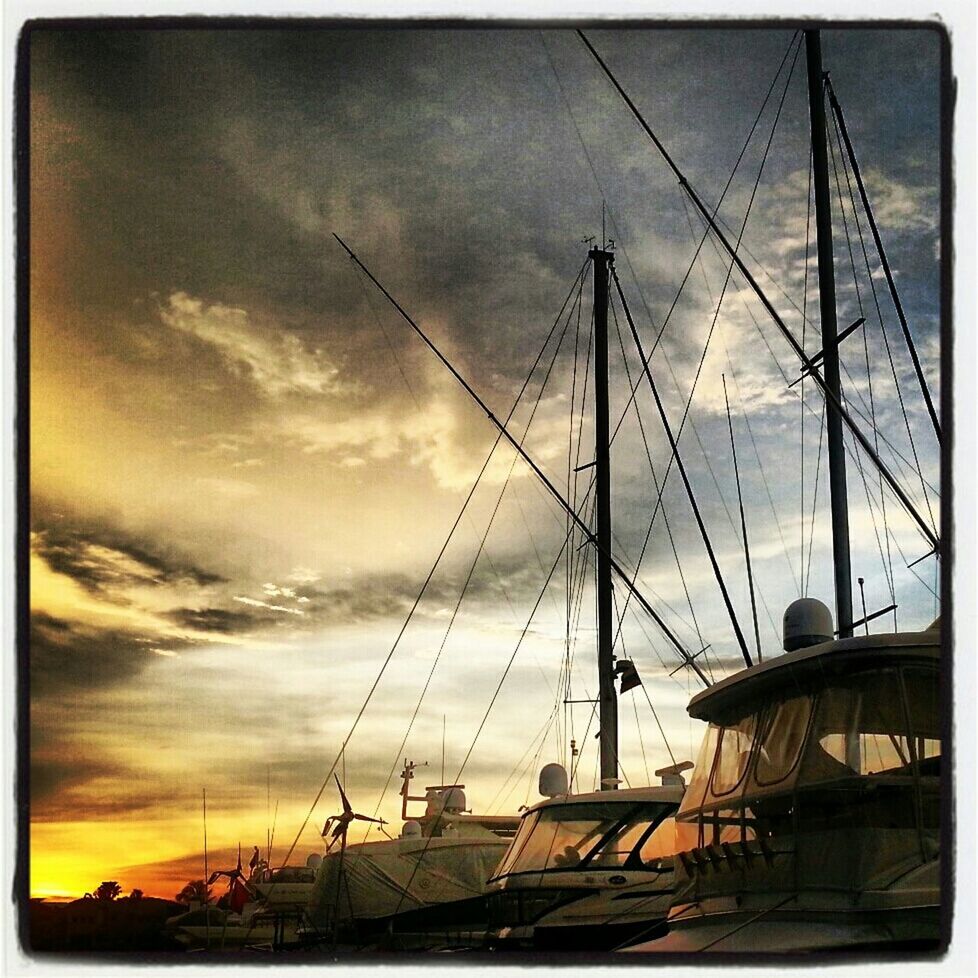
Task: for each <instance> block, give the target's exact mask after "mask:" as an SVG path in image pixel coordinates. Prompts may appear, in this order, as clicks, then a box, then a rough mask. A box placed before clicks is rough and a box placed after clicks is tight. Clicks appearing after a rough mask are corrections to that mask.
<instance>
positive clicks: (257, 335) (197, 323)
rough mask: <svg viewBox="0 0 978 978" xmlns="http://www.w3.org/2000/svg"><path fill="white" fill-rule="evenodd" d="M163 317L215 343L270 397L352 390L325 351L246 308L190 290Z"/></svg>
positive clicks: (172, 300)
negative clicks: (213, 300) (254, 316)
mask: <svg viewBox="0 0 978 978" xmlns="http://www.w3.org/2000/svg"><path fill="white" fill-rule="evenodd" d="M160 318H161V319H162V320H163V322H164V323H165V324H166V325H167V326H169V327H170V328H171V329H175V330H178V331H180V332H183V333H189V334H190V335H191V336H195V337H197V339H199V340H201V341H202V342H204V343H207V344H209V345H210V346H212V347H213V348H214V349H215V350H217V352H218V353H219V354H220V356H221V357H222V359H223V360H224V362H225V365H226V366H227V368H228V369H229V370H230V371H231V372H232V373H233V374H235V375H237V376H245V377H248V378H249V379H250V380H251V381H252V382H253V383H254V385H255V386H256V388H257V389H258V391H259V392H260V393H261V394H263V395H264V396H265V397H269V398H278V397H282V396H284V395H287V394H305V395H319V394H336V393H341V392H348V391H349V387H348V386H345V385H343V384H341V383H340V380H339V371H338V369H337V368H336V367H335V366H334V365H333V364H332V363H330V362H329V361H328V360H327V359H326V357H325V355H324V354H323V351H322V350H318V349H313V350H309V349H308V348H307V347H306V345H305V343H304V342H303V341H302V339H301V338H300V337H299V336H297V335H295V334H294V333H290V332H287V331H285V330H282V329H280V328H279V327H277V326H276V325H275V324H272V323H257V322H255V321H254V320H253V319H252V318H251V316H250V315H249V313H248V312H247V310H245V309H238V308H235V307H232V306H226V305H222V304H221V303H213V304H211V305H205V304H204V302H203V300H201V299H196V298H194V297H193V296H189V295H187V293H185V292H174V293H172V294H171V295H170V296H169V298H168V299H167V302H166V305H164V306H163V307H162V308H161V309H160Z"/></svg>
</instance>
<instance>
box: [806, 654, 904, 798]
mask: <svg viewBox="0 0 978 978" xmlns="http://www.w3.org/2000/svg"><path fill="white" fill-rule="evenodd" d="M910 762H911V753H910V738H909V737H908V736H907V730H906V720H905V716H904V712H903V696H902V694H901V690H900V685H899V683H898V681H897V676H896V673H895V672H893V671H890V670H887V671H886V672H870V673H864V674H863V675H861V676H857V677H854V678H852V679H850V680H849V681H847V682H844V683H840V684H839V685H836V686H831V687H829V688H828V689H826V690H825V691H824V692H823V693H822V694H821V696H820V697H819V703H818V710H817V715H816V720H815V726H814V735H813V736H812V738H811V740H810V742H809V747H808V750H807V752H806V757H805V762H804V773H803V777H804V780H805V781H807V782H809V783H811V782H813V781H825V780H834V779H837V778H844V777H853V776H854V775H859V776H873V775H898V776H899V775H904V776H909V775H910V774H911V770H910Z"/></svg>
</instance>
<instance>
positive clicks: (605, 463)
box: [588, 248, 618, 789]
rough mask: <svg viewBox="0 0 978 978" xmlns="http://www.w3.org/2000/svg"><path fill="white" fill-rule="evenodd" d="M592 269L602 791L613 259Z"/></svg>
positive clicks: (607, 679) (610, 775) (610, 757)
mask: <svg viewBox="0 0 978 978" xmlns="http://www.w3.org/2000/svg"><path fill="white" fill-rule="evenodd" d="M588 257H589V258H590V259H591V263H592V264H593V265H594V466H595V471H594V475H595V478H594V490H595V496H594V506H595V518H596V522H597V542H598V547H597V577H596V581H595V587H596V589H597V596H598V708H599V712H598V720H599V722H600V724H601V729H600V738H601V739H600V756H601V788H602V789H612V788H616V787H617V782H618V697H617V695H616V692H615V660H614V654H613V645H614V629H615V622H614V610H613V607H612V593H611V437H610V421H609V415H610V411H609V406H608V277H609V276H608V272H609V269H610V267H611V266H612V265H613V264H614V260H615V259H614V255H613V254H612V253H611V252H610V251H605V250H604V249H603V248H592V249H591V251H590V252H588Z"/></svg>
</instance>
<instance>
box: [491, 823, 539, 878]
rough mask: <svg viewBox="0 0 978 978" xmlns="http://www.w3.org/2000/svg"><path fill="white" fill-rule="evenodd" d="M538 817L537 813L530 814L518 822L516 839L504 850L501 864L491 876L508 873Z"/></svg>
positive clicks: (531, 832)
mask: <svg viewBox="0 0 978 978" xmlns="http://www.w3.org/2000/svg"><path fill="white" fill-rule="evenodd" d="M539 816H540V813H539V812H531V813H530V814H529V815H525V816H524V817H523V819H522V821H521V822H520V827H519V829H518V830H517V832H516V838H514V839H513V841H512V842H511V843H510V846H509V849H507V850H506V855H505V856H503V859H502V862H501V863H500V864H499V868H498V869H497V870H496V872H495V873H494V874H493V875H494V876H505V875H506V873H508V872H509V871H510V868H511V867H512V865H513V863H514V862H515V861H516V860H517V859H518V858H519V856H520V854H521V853H522V852H523V849H524V848H526V843H527V841H528V840H529V838H530V836H531V835H532V834H533V828H534V826H535V825H536V824H537V819H538V818H539Z"/></svg>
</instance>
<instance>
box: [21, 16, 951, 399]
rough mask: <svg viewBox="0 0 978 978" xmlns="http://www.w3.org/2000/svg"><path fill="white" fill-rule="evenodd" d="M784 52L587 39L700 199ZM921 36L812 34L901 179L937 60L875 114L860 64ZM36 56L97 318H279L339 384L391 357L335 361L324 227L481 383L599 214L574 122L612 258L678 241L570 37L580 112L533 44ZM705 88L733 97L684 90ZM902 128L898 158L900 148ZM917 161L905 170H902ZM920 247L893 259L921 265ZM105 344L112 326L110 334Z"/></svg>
mask: <svg viewBox="0 0 978 978" xmlns="http://www.w3.org/2000/svg"><path fill="white" fill-rule="evenodd" d="M790 37H791V34H790V32H788V31H782V32H763V33H753V32H744V31H733V30H731V31H717V32H715V33H713V32H705V33H704V32H702V31H699V32H695V35H694V34H693V33H691V32H686V31H675V32H660V33H657V34H654V35H652V36H650V35H648V34H646V33H644V32H635V33H629V32H614V33H611V32H603V31H599V32H596V33H595V43H596V44H597V45H598V47H599V48H600V49H601V50H602V51H604V53H605V54H606V56H607V57H608V59H609V61H611V62H612V63H613V65H614V66H615V68H616V70H618V71H620V72H621V75H622V78H623V81H624V82H625V84H626V87H627V88H628V89H629V90H630V91H631V92H632V93H633V95H634V97H635V99H636V101H637V102H638V103H639V104H640V105H642V106H643V108H644V109H645V110H646V111H647V112H648V113H649V115H650V118H651V120H652V122H653V124H654V125H655V126H656V127H657V128H658V129H659V130H661V132H662V133H663V136H664V137H665V138H666V140H667V143H668V144H669V145H670V146H672V147H673V149H674V151H675V152H676V154H677V156H678V157H679V159H680V162H681V163H682V164H683V165H685V166H688V167H689V168H690V171H691V176H692V177H693V179H694V181H695V182H696V184H697V185H698V186H699V187H700V189H701V190H702V192H703V193H704V195H705V197H706V198H707V199H713V198H714V197H715V195H716V193H717V192H718V190H719V188H720V187H721V186H722V184H723V181H724V179H725V177H726V175H727V173H728V172H729V168H730V166H731V165H732V163H733V159H734V156H733V154H731V153H730V152H729V151H728V150H727V149H725V148H724V147H732V146H737V145H739V141H740V140H742V138H743V135H744V134H745V133H746V131H747V128H748V126H749V124H750V121H751V117H752V114H753V112H754V111H755V109H756V106H757V105H759V104H760V100H761V98H762V97H763V94H764V92H765V90H766V88H767V86H768V84H769V83H770V80H771V78H772V77H773V74H774V70H775V68H776V67H777V64H778V61H779V60H780V58H781V56H782V55H783V53H784V50H785V48H786V47H787V45H788V42H789V40H790ZM932 40H933V36H932V35H930V34H927V33H923V34H921V33H920V32H917V33H916V34H914V33H912V32H908V33H901V32H886V33H882V32H879V33H875V34H872V35H869V34H867V33H865V32H851V33H850V34H841V33H835V32H827V33H826V36H825V44H826V49H827V52H829V53H831V54H832V56H833V62H832V63H833V66H834V68H835V70H834V72H833V79H834V82H835V84H836V87H837V89H838V91H839V92H840V96H841V97H843V99H844V100H846V99H847V100H848V104H850V105H851V115H852V121H851V125H852V127H853V129H854V132H855V133H856V134H857V136H858V135H862V134H863V132H864V131H865V130H867V128H868V127H867V124H866V118H867V113H866V110H867V108H868V107H871V110H872V113H873V121H874V128H876V129H877V130H878V129H879V128H880V127H875V117H876V114H877V113H878V112H879V111H882V112H883V113H884V116H885V119H886V121H887V123H888V126H887V127H886V128H885V131H886V133H887V135H886V137H885V139H886V141H885V142H882V143H880V144H879V145H870V146H868V147H867V149H866V156H867V158H869V159H883V160H885V162H886V165H887V167H888V168H889V171H890V173H891V175H892V176H895V177H897V178H898V179H903V180H910V181H911V182H913V183H916V184H919V183H922V182H925V181H927V180H930V181H933V179H934V174H935V173H936V169H935V161H933V160H931V159H928V158H927V154H926V153H925V152H923V151H922V150H921V147H923V146H926V145H930V142H931V141H932V139H933V127H934V125H935V121H934V120H935V118H936V112H933V111H928V106H929V105H930V106H931V108H933V107H934V106H933V105H932V99H933V91H934V77H933V67H932V66H930V65H931V60H930V59H919V58H911V59H910V61H911V62H912V63H913V64H914V65H915V66H916V67H915V68H914V70H913V71H912V72H911V73H910V76H909V78H905V77H904V76H903V75H901V84H903V83H904V81H906V82H907V83H908V84H909V85H910V91H911V93H912V95H914V96H917V97H916V98H914V97H908V98H906V99H900V100H895V99H892V98H886V97H884V95H885V94H886V82H885V78H884V74H885V73H883V72H882V71H881V72H880V78H879V79H877V78H876V76H875V75H873V74H872V73H869V74H868V75H867V73H866V72H865V71H864V70H863V68H864V63H865V59H866V58H867V57H871V58H873V59H874V63H877V64H878V65H879V66H880V67H881V68H882V67H883V66H885V65H886V64H887V63H897V62H899V63H901V64H903V63H904V62H905V61H906V60H907V59H906V57H905V55H906V53H907V51H908V50H911V49H913V48H914V46H915V45H919V44H924V45H927V44H930V43H932ZM694 41H695V43H694ZM34 44H35V46H36V51H35V53H34V57H33V59H32V64H33V66H34V67H33V71H34V74H33V84H34V86H35V90H36V91H37V93H38V94H39V95H43V94H44V93H45V92H46V91H47V90H49V89H50V90H53V91H57V92H58V94H59V108H60V110H61V111H62V112H63V114H64V116H65V117H66V118H70V119H72V120H73V121H74V122H75V124H76V125H77V126H78V129H79V134H78V138H77V140H76V141H75V142H74V143H73V144H72V145H73V149H72V151H73V152H74V153H76V154H78V156H79V159H80V162H81V164H82V165H83V168H84V171H85V172H86V173H87V174H88V180H87V182H86V186H85V191H86V192H85V194H84V195H83V199H84V203H83V204H82V203H79V207H80V208H81V220H82V224H83V226H85V227H86V230H87V232H88V233H86V235H85V237H86V240H87V241H89V242H90V243H91V246H92V247H93V248H95V249H96V252H95V253H94V254H92V253H91V252H87V253H86V260H85V262H84V265H82V264H79V265H78V267H77V268H75V269H74V272H75V273H76V275H77V279H76V280H75V282H74V288H75V289H76V292H77V294H78V295H79V296H84V298H85V301H87V302H90V303H93V304H98V303H99V302H101V301H102V300H101V299H100V297H101V296H109V295H117V294H123V295H127V296H132V295H137V296H138V295H140V294H141V295H143V296H145V295H149V294H151V293H153V292H160V293H161V294H164V295H165V294H169V293H170V292H172V291H176V290H183V291H185V292H187V293H188V294H190V295H194V296H199V297H202V298H204V299H206V300H209V301H217V302H233V303H235V304H242V305H244V306H245V307H248V308H252V309H254V310H256V311H257V312H262V311H264V310H268V309H275V310H277V311H278V313H279V316H280V321H283V322H285V323H287V324H288V327H289V328H291V329H294V330H296V331H297V332H298V334H299V335H305V336H307V337H308V338H309V341H310V342H320V341H322V342H326V343H328V344H329V345H331V346H336V347H339V348H340V349H341V351H342V352H344V353H347V354H349V355H350V356H353V355H354V353H356V354H359V355H358V356H356V357H355V359H352V360H351V361H350V362H349V363H347V364H346V367H347V368H348V369H351V370H353V371H355V372H362V371H364V370H365V369H367V365H368V364H369V362H370V354H371V352H375V353H378V354H381V353H382V354H383V355H385V356H386V351H385V350H384V348H383V347H382V346H381V345H380V344H381V339H380V337H379V336H371V337H364V336H362V335H358V336H356V338H355V342H356V344H358V345H356V346H351V344H350V340H351V337H350V336H349V335H348V332H347V330H346V329H345V325H346V323H348V322H349V319H350V313H351V312H352V311H354V310H362V311H366V310H367V307H366V306H365V305H364V298H363V293H362V292H361V289H360V285H359V284H358V282H357V281H356V277H355V275H354V274H353V272H352V271H351V269H350V268H349V263H348V262H347V261H346V260H345V259H344V258H343V257H342V255H341V253H340V252H339V250H338V249H337V248H336V246H335V243H334V242H333V241H332V239H331V237H330V232H331V231H333V230H335V231H338V232H339V233H341V234H343V235H344V236H345V237H346V238H347V239H348V240H349V242H350V244H351V245H352V246H353V247H354V250H357V251H360V252H361V253H362V255H363V257H364V258H365V260H367V261H368V263H369V264H371V265H372V266H373V267H374V269H375V271H376V272H377V274H378V275H379V276H380V278H381V279H382V280H384V281H387V282H389V283H390V284H391V285H392V287H393V288H394V291H395V292H396V293H397V294H400V295H403V296H404V297H405V301H406V302H407V304H408V306H409V308H411V309H412V310H413V311H415V312H417V313H419V314H422V315H423V314H426V313H427V314H430V313H432V312H437V313H439V314H442V315H449V316H451V318H452V319H453V320H454V321H455V323H456V324H457V325H458V327H460V328H458V329H456V330H455V331H454V334H453V336H454V339H455V342H456V343H457V344H458V345H459V348H460V350H461V353H462V356H463V359H464V360H465V362H466V363H467V364H469V365H470V366H471V367H473V368H474V370H475V372H476V373H477V374H481V375H482V377H480V378H479V379H480V380H481V382H482V383H486V382H489V381H492V377H491V375H490V373H489V372H490V371H491V372H492V373H495V374H498V375H499V377H498V380H499V381H502V382H503V383H509V382H511V381H512V380H513V379H514V378H516V377H518V376H520V374H521V373H522V371H523V370H524V369H525V364H526V363H527V361H528V358H529V357H530V356H531V355H532V352H533V351H532V346H531V341H532V340H533V337H536V336H539V335H540V332H539V328H540V327H541V326H542V325H543V324H545V323H546V322H547V321H548V320H549V319H551V318H552V316H553V315H554V313H555V312H556V309H557V308H558V306H559V303H560V300H561V299H562V298H563V291H564V290H565V289H566V288H567V286H568V285H569V284H570V281H571V279H572V278H573V274H574V272H575V271H576V268H577V265H578V263H579V261H580V260H581V258H582V251H583V248H582V246H581V245H580V243H579V239H580V237H582V236H583V235H584V234H586V233H588V232H589V231H591V230H593V226H594V224H595V219H596V217H597V216H598V215H600V208H601V205H600V200H601V193H600V192H599V190H598V189H597V187H596V186H595V184H594V180H593V178H592V176H591V174H590V171H589V169H588V167H587V164H586V161H585V159H584V154H583V151H582V149H581V147H580V145H579V143H578V139H577V135H576V131H575V122H576V123H577V124H578V125H581V126H583V130H582V132H583V134H584V136H585V141H586V142H588V143H589V144H590V152H591V155H592V159H593V161H594V162H595V165H596V167H597V170H598V174H599V177H600V179H601V181H602V185H603V188H604V190H605V193H606V195H607V196H608V197H609V204H610V206H611V210H612V213H613V214H617V216H618V217H617V219H618V220H619V221H620V222H621V223H622V225H623V226H622V227H621V231H622V234H623V235H624V239H623V240H622V241H621V242H620V244H621V245H623V246H626V247H628V246H633V247H638V246H639V243H641V242H642V241H643V240H644V239H645V235H646V231H647V229H648V227H649V226H650V225H654V224H655V222H656V221H658V222H659V223H660V224H664V225H666V226H669V227H672V228H673V230H672V231H671V232H669V233H671V234H672V235H673V236H675V235H679V237H678V238H677V241H678V242H685V240H686V231H685V223H684V218H683V210H682V207H681V202H680V199H679V197H678V195H677V193H676V191H675V187H674V186H673V182H672V181H671V180H667V179H666V176H665V172H664V168H663V166H662V164H661V162H660V161H659V160H657V158H656V157H655V155H654V152H653V151H652V149H651V147H650V146H649V145H648V144H647V142H646V141H644V139H643V138H642V137H641V136H640V134H639V133H638V131H637V129H636V127H635V125H634V123H633V121H632V120H631V119H630V118H629V117H628V115H627V113H626V112H625V111H624V110H623V109H622V107H621V106H620V105H619V104H618V103H617V102H616V101H615V100H614V98H612V97H611V95H610V93H609V91H608V88H607V85H606V84H605V83H604V81H603V79H601V77H600V75H599V74H598V73H597V69H596V68H595V67H594V66H593V65H592V64H591V63H590V61H589V60H588V58H587V56H586V53H585V52H584V49H583V47H582V46H581V45H580V43H579V41H578V40H577V39H576V38H575V37H574V36H573V34H572V33H571V32H567V31H563V32H554V31H551V32H547V44H548V48H549V51H550V53H551V55H552V57H553V59H554V63H555V64H556V66H557V68H558V71H559V73H560V75H561V76H562V79H563V86H564V89H565V93H566V94H567V95H568V99H569V101H570V104H571V106H572V108H573V111H574V113H575V117H574V119H571V118H570V116H569V114H568V109H567V107H566V105H565V101H564V97H563V96H562V94H561V89H560V87H558V85H557V82H556V80H555V78H554V75H553V73H552V71H551V67H550V62H549V60H548V49H545V48H544V46H543V44H542V43H541V41H540V37H539V33H538V32H536V31H522V32H499V31H490V32H478V31H444V32H440V31H383V30H379V31H336V30H322V31H319V30H311V31H289V30H271V31H236V32H221V31H197V32H191V31H176V32H167V33H165V34H164V33H159V32H149V31H130V32H125V33H115V32H105V31H97V30H96V31H82V32H72V33H69V34H60V35H59V34H46V33H44V32H41V33H39V34H37V35H35V38H34ZM748 52H749V53H750V57H749V58H745V54H746V53H748ZM851 62H854V63H855V64H857V65H859V67H860V72H859V74H858V84H856V80H855V79H854V78H853V77H852V67H851V64H850V63H851ZM176 64H180V65H181V66H182V67H181V70H180V71H176V70H174V66H175V65H176ZM707 75H708V76H709V77H711V78H712V77H725V76H726V77H728V78H729V79H730V82H731V84H729V85H727V86H717V87H710V86H707V85H705V84H703V83H701V82H700V81H697V79H698V78H700V77H701V76H702V77H706V76H707ZM802 75H803V72H802V73H800V74H799V75H798V77H796V78H795V79H794V81H793V88H792V93H791V99H789V106H788V108H789V110H790V112H786V113H785V118H784V119H783V120H782V123H781V134H780V135H779V142H780V144H781V148H783V147H784V145H787V146H789V147H791V146H794V147H796V148H798V149H799V151H798V153H797V154H796V155H797V157H798V159H797V160H796V161H795V164H794V165H795V168H797V169H801V168H804V166H805V164H806V154H805V153H804V152H803V150H804V139H803V136H804V132H803V130H804V126H805V125H807V116H806V113H805V112H804V111H802V110H804V102H803V96H804V88H803V81H804V79H803V77H802ZM665 78H669V79H672V80H673V81H672V83H671V84H670V85H669V86H664V85H663V83H662V80H663V79H665ZM867 78H868V81H867ZM692 119H695V120H697V122H696V124H695V125H693V124H692V122H691V120H692ZM897 137H899V138H900V139H901V140H903V141H904V143H907V141H909V145H904V146H902V147H901V148H902V149H903V150H904V152H902V153H901V154H899V155H898V154H896V153H894V149H895V139H896V138H897ZM877 138H878V137H877ZM915 153H916V159H917V163H916V164H912V163H907V162H901V161H906V160H912V159H914V158H915ZM728 156H729V159H728V158H727V157H728ZM774 167H775V163H769V166H768V176H767V181H768V183H769V184H770V183H771V182H773V183H774V184H775V185H776V184H777V182H778V181H779V180H780V179H781V178H782V177H783V176H784V172H783V171H777V170H772V168H774ZM132 213H138V214H140V215H141V219H140V220H139V221H132V220H130V219H129V215H130V214H132ZM422 242H424V243H425V246H424V247H422V246H421V243H422ZM684 247H685V244H684ZM895 247H899V244H895ZM917 252H919V249H917V251H916V252H915V251H914V250H913V249H911V250H910V251H909V252H908V254H907V255H906V256H905V257H907V258H908V259H913V263H915V264H917V265H918V266H920V267H921V268H922V263H923V262H925V261H926V260H927V259H926V258H921V257H919V255H918V254H917ZM629 257H634V259H635V261H636V263H637V264H638V265H639V266H640V267H641V268H642V269H644V271H643V272H642V279H643V281H642V285H643V287H644V289H645V290H646V291H647V292H648V293H649V295H650V297H651V301H652V304H653V307H659V306H662V305H663V304H664V303H665V302H667V301H668V298H669V296H670V294H671V290H672V289H673V288H674V286H673V285H672V284H669V283H671V282H672V281H673V276H674V273H675V269H673V268H672V267H670V266H669V265H668V263H667V262H665V261H664V260H665V259H666V256H664V255H661V256H660V255H646V254H642V253H639V252H636V254H635V255H634V256H631V255H630V256H629ZM93 269H94V270H95V273H94V274H93ZM904 274H905V275H907V274H908V272H907V271H905V272H904ZM107 279H111V281H107ZM907 284H908V286H909V288H908V291H910V292H916V291H919V290H916V289H914V288H913V285H914V282H913V280H912V279H911V280H910V281H908V283H907ZM667 285H668V288H669V290H670V291H667V292H665V293H663V292H662V291H661V290H662V289H663V288H665V287H666V286H667ZM110 286H111V287H110ZM911 303H913V300H912V299H911ZM327 312H328V319H326V318H325V317H324V314H325V313H327ZM141 328H143V329H149V330H151V327H150V326H148V325H145V324H144V326H143V327H141ZM112 331H113V327H112V325H111V321H110V322H109V323H108V324H107V330H106V342H108V338H109V337H110V336H111V335H112ZM390 336H392V337H393V341H394V343H395V345H397V346H408V345H410V344H412V343H413V342H414V340H413V338H412V337H410V336H409V335H408V334H407V333H406V331H404V330H403V329H397V330H392V331H390ZM364 342H366V343H367V344H368V345H367V347H364V345H363V344H364ZM374 344H376V348H375V349H374ZM122 346H123V347H124V345H122ZM680 347H681V344H680ZM114 353H115V355H118V356H123V357H125V356H128V355H132V354H131V353H126V352H124V348H123V349H115V350H114ZM340 359H342V357H341V358H340Z"/></svg>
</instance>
